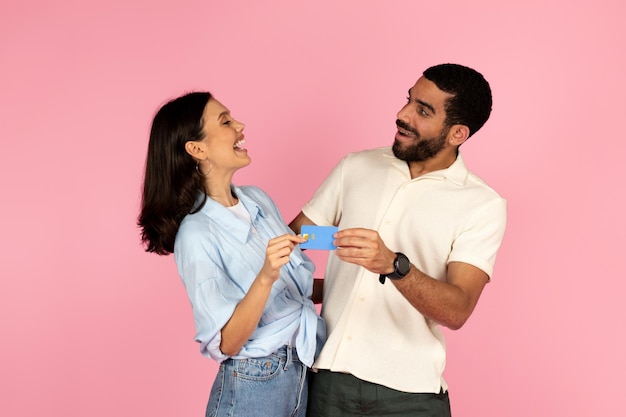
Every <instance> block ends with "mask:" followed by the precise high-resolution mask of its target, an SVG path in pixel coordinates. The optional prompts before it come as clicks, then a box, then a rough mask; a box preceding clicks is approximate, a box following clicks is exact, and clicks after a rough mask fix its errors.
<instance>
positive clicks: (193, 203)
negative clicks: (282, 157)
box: [138, 92, 325, 416]
mask: <svg viewBox="0 0 626 417" xmlns="http://www.w3.org/2000/svg"><path fill="white" fill-rule="evenodd" d="M243 129H244V125H243V124H242V123H240V122H238V121H237V120H235V119H234V118H233V117H232V116H231V114H230V112H229V111H228V109H227V108H226V107H224V106H223V105H222V104H221V103H220V102H219V101H217V100H215V98H213V97H212V96H211V94H210V93H206V92H204V93H202V92H197V93H190V94H187V95H184V96H182V97H179V98H177V99H175V100H172V101H170V102H168V103H167V104H165V105H164V106H163V107H162V108H161V109H160V110H159V111H158V112H157V114H156V115H155V117H154V120H153V122H152V130H151V133H150V143H149V145H148V156H147V161H146V174H145V182H144V191H143V201H142V210H141V214H140V216H139V221H138V224H139V226H140V227H141V230H142V240H143V242H144V244H145V245H146V250H147V251H148V252H154V253H157V254H160V255H167V254H169V253H174V258H175V261H176V265H177V268H178V272H179V274H180V276H181V278H182V280H183V283H184V285H185V288H186V289H187V293H188V295H189V300H190V301H191V306H192V310H193V315H194V320H195V325H196V336H195V339H196V341H197V342H199V343H200V346H201V348H200V349H201V352H202V354H204V355H205V356H208V357H211V358H213V359H214V360H216V361H217V362H219V363H220V367H219V372H218V374H217V377H216V379H215V382H214V384H213V388H212V390H211V394H210V397H209V403H208V405H207V411H206V415H207V416H226V415H228V416H232V415H236V416H304V415H305V411H306V400H307V383H306V379H307V367H310V366H311V365H312V363H313V360H314V356H315V353H316V350H318V349H317V348H319V344H320V343H321V341H322V340H323V338H324V337H325V328H324V324H323V321H322V319H321V318H320V317H319V315H318V314H317V313H316V311H315V308H314V305H313V302H312V301H311V300H310V296H311V293H312V287H313V275H312V274H313V270H314V265H313V263H312V262H311V260H310V259H309V258H308V257H307V256H306V255H304V254H303V253H302V251H301V250H300V248H299V246H298V244H299V243H302V242H304V239H303V238H301V237H299V236H296V235H294V234H293V233H292V232H291V230H290V229H289V228H288V226H286V225H285V223H284V221H283V219H282V217H281V215H280V212H279V211H278V209H277V207H276V206H275V204H274V202H273V201H272V200H271V199H270V197H269V196H268V195H267V194H265V193H264V192H263V191H262V190H261V189H259V188H257V187H252V186H246V187H243V186H242V187H237V186H235V185H233V184H232V178H233V175H234V173H235V172H236V171H237V170H239V169H241V168H243V167H246V166H247V165H249V164H250V157H249V156H248V152H247V151H246V149H245V148H244V144H245V140H244V135H243Z"/></svg>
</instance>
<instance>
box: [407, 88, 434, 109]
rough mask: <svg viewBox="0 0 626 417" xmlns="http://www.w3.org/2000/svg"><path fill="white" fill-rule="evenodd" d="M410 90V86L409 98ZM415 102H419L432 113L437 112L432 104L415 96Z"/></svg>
mask: <svg viewBox="0 0 626 417" xmlns="http://www.w3.org/2000/svg"><path fill="white" fill-rule="evenodd" d="M411 90H412V88H409V100H410V99H411ZM415 102H416V103H419V104H421V105H422V106H424V107H426V108H427V109H428V110H430V111H431V113H432V114H437V112H436V111H435V108H434V107H433V105H432V104H430V103H427V102H425V101H422V100H420V99H417V98H416V99H415Z"/></svg>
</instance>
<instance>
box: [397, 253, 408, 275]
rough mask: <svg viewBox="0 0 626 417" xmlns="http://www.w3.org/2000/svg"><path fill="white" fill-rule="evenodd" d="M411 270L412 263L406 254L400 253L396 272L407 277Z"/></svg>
mask: <svg viewBox="0 0 626 417" xmlns="http://www.w3.org/2000/svg"><path fill="white" fill-rule="evenodd" d="M410 270H411V262H410V261H409V258H407V257H406V256H405V255H404V254H402V253H399V254H398V260H397V263H396V271H397V272H398V275H400V276H405V275H406V274H408V273H409V271H410Z"/></svg>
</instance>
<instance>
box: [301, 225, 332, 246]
mask: <svg viewBox="0 0 626 417" xmlns="http://www.w3.org/2000/svg"><path fill="white" fill-rule="evenodd" d="M335 233H337V226H310V225H302V227H301V230H300V234H301V235H302V236H304V237H308V240H307V241H306V242H304V243H300V248H302V249H319V250H335V249H337V246H335V245H333V241H334V240H335V238H334V237H333V234H335Z"/></svg>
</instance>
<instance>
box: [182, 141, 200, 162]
mask: <svg viewBox="0 0 626 417" xmlns="http://www.w3.org/2000/svg"><path fill="white" fill-rule="evenodd" d="M185 150H186V151H187V153H188V154H189V155H191V157H192V158H193V159H195V160H196V161H201V160H203V159H204V158H205V153H204V147H203V146H202V142H194V141H193V140H189V141H187V142H185Z"/></svg>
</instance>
